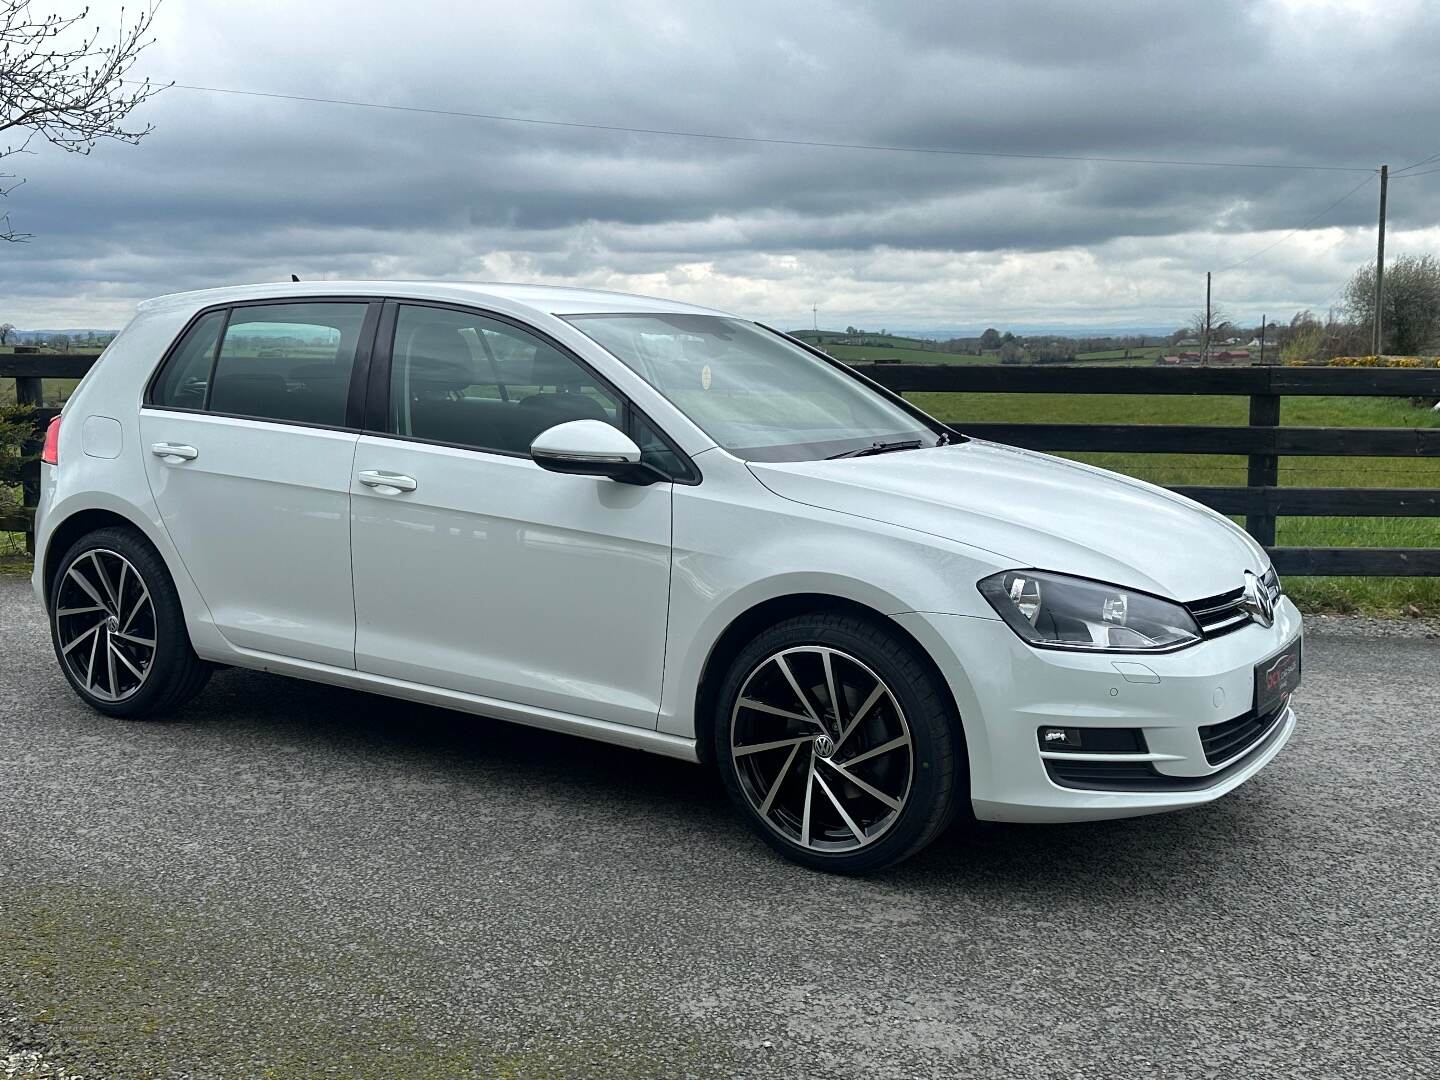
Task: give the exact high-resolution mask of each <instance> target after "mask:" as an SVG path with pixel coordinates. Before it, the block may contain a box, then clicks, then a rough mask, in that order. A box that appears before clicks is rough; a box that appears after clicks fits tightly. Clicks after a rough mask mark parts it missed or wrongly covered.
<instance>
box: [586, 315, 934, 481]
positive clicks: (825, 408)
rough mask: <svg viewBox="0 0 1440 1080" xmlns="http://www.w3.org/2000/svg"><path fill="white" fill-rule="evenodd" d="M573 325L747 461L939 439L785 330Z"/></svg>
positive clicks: (742, 325)
mask: <svg viewBox="0 0 1440 1080" xmlns="http://www.w3.org/2000/svg"><path fill="white" fill-rule="evenodd" d="M568 321H569V322H571V323H572V324H574V326H575V327H576V328H577V329H579V330H580V331H581V332H582V333H584V334H586V335H588V336H589V337H591V338H593V339H594V340H595V341H597V342H599V344H601V345H602V346H604V347H605V348H606V349H607V350H608V351H610V352H611V353H613V354H614V355H615V356H616V357H618V358H619V359H620V361H621V362H622V363H624V364H625V365H626V366H627V367H629V368H630V369H631V370H633V371H634V372H635V373H636V374H637V375H639V376H640V377H641V378H643V379H644V380H645V381H646V382H648V383H649V384H650V385H651V386H653V387H655V389H656V390H658V391H660V393H662V394H664V395H665V397H666V398H668V399H669V400H670V401H671V402H672V403H673V404H674V405H675V407H676V408H678V409H679V410H680V411H681V412H683V413H684V414H685V415H686V416H688V417H689V418H690V419H691V420H693V421H694V422H695V424H696V426H698V427H699V428H700V429H701V430H702V431H704V432H705V434H707V435H709V436H710V438H712V439H714V440H715V442H716V443H718V444H719V445H720V446H723V447H724V448H725V449H726V450H728V451H730V452H731V453H732V454H734V455H736V456H737V457H740V458H743V459H745V460H747V461H807V460H814V459H816V458H824V457H833V456H835V455H837V454H845V453H848V452H850V451H855V450H861V449H864V448H867V447H873V446H874V444H876V443H882V444H889V443H896V442H899V443H910V444H913V443H915V442H918V443H919V445H921V446H934V445H936V443H937V442H938V441H939V435H938V433H937V432H936V431H935V430H933V429H931V428H930V427H928V426H926V425H925V424H924V423H923V422H921V421H920V420H918V419H917V418H916V417H914V416H911V415H910V414H909V413H907V412H906V411H905V410H904V409H902V408H900V407H899V406H897V405H895V404H894V403H893V402H891V401H888V400H887V399H886V398H884V397H883V396H881V395H880V394H877V393H876V392H875V391H874V390H872V389H871V388H870V387H868V386H866V385H865V384H864V383H863V382H861V381H860V380H859V379H855V378H851V377H850V376H848V375H846V374H845V373H844V372H842V371H837V370H836V369H835V368H834V367H833V366H832V365H830V364H828V363H826V362H825V361H824V360H822V359H821V358H820V357H818V356H815V355H813V354H812V353H809V352H806V351H805V350H804V349H801V348H799V347H797V346H795V345H792V344H791V343H790V342H788V341H786V340H785V339H784V338H783V337H780V336H779V335H778V334H774V333H772V332H770V331H768V330H765V329H763V328H762V327H759V326H756V325H755V324H754V323H749V322H745V321H744V320H742V319H730V318H726V317H724V316H721V315H572V316H569V318H568Z"/></svg>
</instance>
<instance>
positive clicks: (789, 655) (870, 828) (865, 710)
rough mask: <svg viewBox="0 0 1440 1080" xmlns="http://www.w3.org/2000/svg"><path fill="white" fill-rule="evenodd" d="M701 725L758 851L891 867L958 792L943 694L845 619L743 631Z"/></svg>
mask: <svg viewBox="0 0 1440 1080" xmlns="http://www.w3.org/2000/svg"><path fill="white" fill-rule="evenodd" d="M782 661H783V663H782ZM827 665H828V673H827V670H826V669H827ZM787 669H788V674H787ZM831 685H834V686H835V687H836V689H835V692H834V698H835V699H836V700H837V701H838V702H839V705H840V707H839V709H838V710H836V709H834V708H832V707H831V705H830V699H831V691H830V689H829V687H830V686H831ZM757 706H758V707H757ZM712 726H713V730H714V734H715V747H714V749H715V760H716V762H717V763H718V764H719V766H720V772H721V776H722V777H723V779H724V783H725V787H726V789H727V790H728V791H729V792H730V797H731V798H732V799H733V800H734V802H735V804H736V806H737V807H739V808H740V811H741V812H742V813H743V814H744V815H745V816H746V818H747V819H748V820H749V821H750V823H751V825H752V826H753V827H754V828H755V830H756V831H757V832H758V833H759V834H760V836H761V837H762V838H763V839H764V840H765V842H766V843H768V844H769V845H770V846H771V847H773V848H775V849H776V850H777V851H779V852H780V853H781V854H783V855H784V856H785V857H786V858H788V859H791V860H793V861H795V862H797V863H801V864H802V865H805V866H809V867H813V868H816V869H820V870H828V871H832V872H835V873H842V874H864V873H869V872H871V871H875V870H880V869H883V868H885V867H888V866H893V865H895V864H896V863H898V862H900V861H901V860H903V859H907V858H909V857H910V856H911V855H914V854H915V853H916V852H917V851H919V850H920V849H921V848H923V847H925V846H926V845H927V844H929V843H930V842H931V841H932V840H934V839H935V838H936V837H937V836H939V835H940V833H941V832H943V831H944V830H945V828H946V826H948V825H949V824H950V822H951V820H952V819H953V818H954V816H955V813H956V810H957V808H958V807H959V806H960V805H961V803H962V802H963V800H964V799H965V798H966V797H967V794H968V789H969V774H968V761H967V758H966V756H965V753H964V735H963V733H962V730H961V727H960V721H959V718H958V717H957V716H956V715H955V711H954V707H953V704H952V701H951V698H950V696H949V692H948V690H947V689H946V687H945V686H944V685H943V684H942V683H941V681H940V678H939V677H938V675H936V674H935V673H934V672H933V670H932V669H931V667H930V666H929V665H928V664H927V663H925V662H924V660H923V658H922V657H921V656H919V655H917V654H916V651H915V648H914V646H913V645H912V644H910V643H909V642H907V641H905V640H904V639H903V638H901V637H900V635H898V634H897V633H895V632H893V631H891V630H889V629H887V628H886V627H884V626H883V624H880V623H878V622H870V621H867V620H865V619H861V618H857V617H855V616H852V615H845V614H820V613H817V614H813V615H802V616H797V617H794V618H790V619H786V620H785V621H784V622H781V623H779V624H777V625H775V626H773V627H771V628H770V629H768V630H766V631H765V632H764V633H762V634H760V635H759V636H758V637H756V638H755V640H754V641H752V642H751V643H750V644H749V645H748V646H747V647H746V648H744V649H743V650H741V652H740V654H739V655H738V656H737V657H736V658H735V660H734V662H733V663H732V664H731V666H730V670H729V672H728V673H727V675H726V676H725V679H724V681H723V682H722V684H721V687H720V692H719V694H718V695H717V701H716V714H715V716H714V724H713V725H712ZM826 740H828V742H827V741H826ZM770 744H774V745H770ZM757 747H759V748H760V749H756V748H757ZM812 771H813V773H812ZM813 777H819V780H816V779H814V778H813ZM807 796H808V799H809V810H808V813H807V811H806V809H805V804H806V798H807ZM837 803H838V806H837ZM842 810H843V811H844V812H843V813H842V812H841V811H842Z"/></svg>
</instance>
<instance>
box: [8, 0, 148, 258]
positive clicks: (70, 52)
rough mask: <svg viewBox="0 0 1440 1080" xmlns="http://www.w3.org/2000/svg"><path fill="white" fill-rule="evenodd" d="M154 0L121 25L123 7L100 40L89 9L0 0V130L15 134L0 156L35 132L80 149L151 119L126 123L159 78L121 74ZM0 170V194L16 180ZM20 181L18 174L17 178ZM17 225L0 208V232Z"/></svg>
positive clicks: (140, 132) (140, 129) (122, 136)
mask: <svg viewBox="0 0 1440 1080" xmlns="http://www.w3.org/2000/svg"><path fill="white" fill-rule="evenodd" d="M158 7H159V0H151V2H150V3H149V4H148V6H146V7H144V8H142V9H141V12H140V14H139V15H138V16H137V17H136V19H135V20H134V22H133V23H132V24H130V25H128V26H127V25H126V20H125V10H124V8H121V10H120V24H119V26H118V27H117V28H116V30H115V37H114V40H113V41H111V42H109V43H108V44H107V43H102V41H101V36H100V35H101V30H100V27H98V26H96V27H93V28H92V29H90V30H88V31H87V30H86V29H85V27H84V22H85V20H86V19H87V18H88V17H89V14H90V9H89V8H88V7H87V8H83V9H81V10H80V11H79V12H78V13H75V14H71V15H59V14H52V15H43V16H40V15H35V14H32V12H31V6H30V0H0V135H3V134H4V133H6V132H11V133H13V134H12V135H9V136H6V137H7V138H11V139H18V141H15V142H9V143H6V144H3V145H0V160H4V159H5V158H8V157H11V156H13V155H16V154H23V153H27V152H29V147H30V144H31V143H32V142H33V141H34V140H35V139H36V138H41V139H44V140H45V141H46V142H48V143H50V144H51V145H52V146H57V147H59V148H60V149H61V150H64V151H66V152H67V153H71V154H88V153H90V151H92V150H94V149H95V146H96V144H98V143H100V142H103V141H111V142H122V143H130V144H132V145H133V144H135V143H138V142H139V141H140V140H141V139H143V138H144V137H145V136H146V135H148V134H150V132H151V130H152V127H151V125H149V124H145V125H144V126H139V125H130V124H128V123H127V120H128V119H129V117H130V114H131V112H133V111H134V110H135V109H136V108H137V107H138V106H140V105H141V104H143V103H144V102H146V101H148V100H149V99H150V98H152V97H154V96H155V95H156V94H157V93H159V92H160V91H161V90H163V89H165V87H163V86H158V85H155V84H153V83H151V82H150V80H149V79H144V80H140V81H139V82H135V81H133V80H129V79H127V78H126V76H127V75H128V74H129V72H130V69H131V68H132V67H134V65H135V61H136V60H138V59H139V57H140V55H141V54H142V53H143V52H144V51H145V49H146V48H148V47H149V46H150V45H151V44H152V42H153V41H154V39H153V38H150V37H147V35H148V34H149V32H150V26H151V24H152V23H153V22H154V20H155V12H156V10H157V8H158ZM15 179H17V178H16V177H15V176H13V175H11V174H8V173H6V174H0V198H3V197H5V196H7V195H8V194H9V193H10V192H11V191H13V190H14V189H15V188H16V187H18V186H19V185H18V184H11V185H9V186H8V187H7V186H5V184H4V181H7V180H15ZM21 182H22V183H23V181H21ZM30 235H31V234H29V233H17V232H16V231H15V230H14V229H13V228H11V226H10V219H9V215H8V214H6V215H3V216H0V240H8V241H11V242H16V241H22V240H27V239H29V238H30Z"/></svg>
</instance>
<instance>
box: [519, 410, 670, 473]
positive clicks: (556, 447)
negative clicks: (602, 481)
mask: <svg viewBox="0 0 1440 1080" xmlns="http://www.w3.org/2000/svg"><path fill="white" fill-rule="evenodd" d="M530 457H531V459H532V460H533V461H534V462H535V464H536V465H539V466H540V467H541V468H542V469H548V470H549V471H550V472H557V473H573V474H575V475H577V476H608V477H610V479H612V480H619V481H621V482H622V483H626V484H653V483H654V482H655V481H656V480H660V479H663V476H662V474H661V473H660V471H659V470H658V469H655V468H653V467H651V466H649V465H645V464H642V463H641V461H640V448H639V447H638V446H636V445H635V442H634V440H632V439H631V438H630V436H628V435H626V434H625V433H624V432H623V431H621V430H620V429H619V428H614V427H611V426H610V425H609V424H607V423H604V422H603V421H600V420H570V421H567V422H566V423H564V424H556V425H555V426H554V427H552V428H547V429H546V430H544V431H542V432H541V433H540V434H539V435H537V436H535V441H534V442H532V443H531V444H530Z"/></svg>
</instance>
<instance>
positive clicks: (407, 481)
mask: <svg viewBox="0 0 1440 1080" xmlns="http://www.w3.org/2000/svg"><path fill="white" fill-rule="evenodd" d="M356 479H358V480H359V481H360V483H362V484H364V485H365V486H366V487H372V488H375V489H377V490H379V491H385V493H386V494H387V495H389V494H394V493H398V492H401V491H414V490H415V489H416V488H417V487H419V486H420V485H419V484H417V483H416V482H415V478H414V477H413V476H403V475H401V474H400V473H393V472H381V471H380V470H379V469H362V470H361V471H360V472H359V473H358V474H356ZM387 488H388V489H390V490H388V491H386V490H385V489H387Z"/></svg>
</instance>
